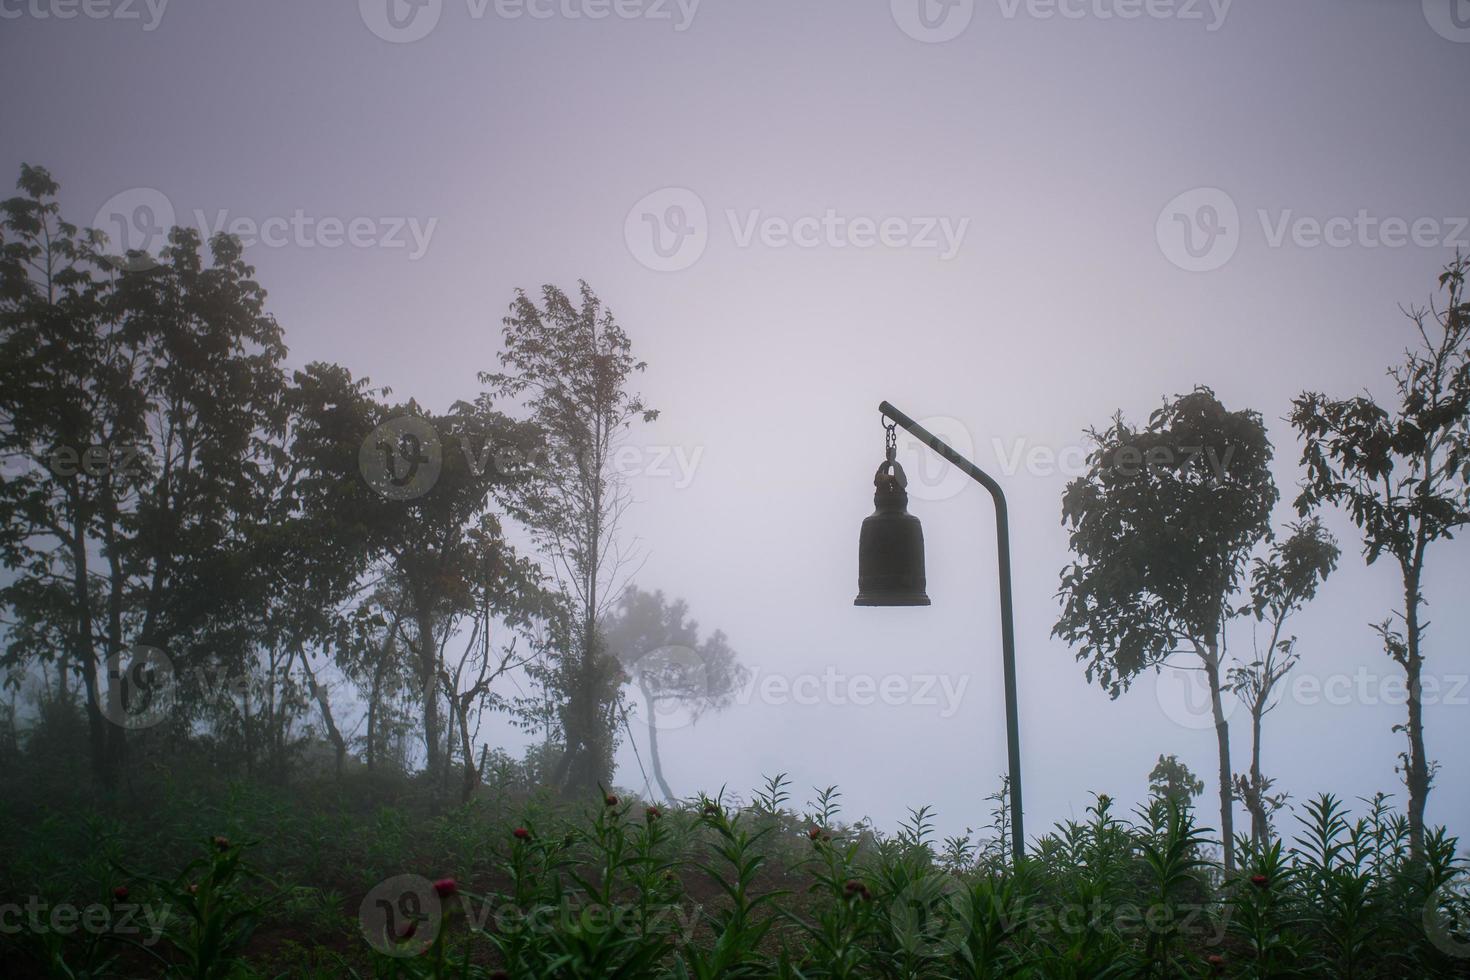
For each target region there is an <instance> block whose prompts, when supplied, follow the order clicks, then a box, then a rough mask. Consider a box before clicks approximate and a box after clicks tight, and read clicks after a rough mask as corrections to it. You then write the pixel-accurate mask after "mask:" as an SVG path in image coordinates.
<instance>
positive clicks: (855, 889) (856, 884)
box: [842, 878, 873, 902]
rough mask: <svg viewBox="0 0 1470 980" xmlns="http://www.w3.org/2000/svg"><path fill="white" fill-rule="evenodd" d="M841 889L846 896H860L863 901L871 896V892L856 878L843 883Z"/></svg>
mask: <svg viewBox="0 0 1470 980" xmlns="http://www.w3.org/2000/svg"><path fill="white" fill-rule="evenodd" d="M842 890H843V891H844V892H846V893H847V897H848V898H861V899H862V900H863V901H865V902H866V901H867V900H868V899H870V898H872V897H873V893H872V892H870V891H868V886H867V885H865V884H863V883H862V882H861V881H858V880H857V879H856V878H854V879H853V880H852V881H849V882H848V883H847V884H845V885H843V886H842Z"/></svg>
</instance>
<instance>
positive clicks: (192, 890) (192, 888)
mask: <svg viewBox="0 0 1470 980" xmlns="http://www.w3.org/2000/svg"><path fill="white" fill-rule="evenodd" d="M189 894H190V895H198V894H199V883H198V882H197V881H191V882H190V883H189Z"/></svg>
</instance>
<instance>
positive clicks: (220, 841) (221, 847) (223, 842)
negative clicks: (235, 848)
mask: <svg viewBox="0 0 1470 980" xmlns="http://www.w3.org/2000/svg"><path fill="white" fill-rule="evenodd" d="M214 847H215V850H217V851H228V850H229V849H230V839H229V838H228V837H223V836H216V837H215V839H214Z"/></svg>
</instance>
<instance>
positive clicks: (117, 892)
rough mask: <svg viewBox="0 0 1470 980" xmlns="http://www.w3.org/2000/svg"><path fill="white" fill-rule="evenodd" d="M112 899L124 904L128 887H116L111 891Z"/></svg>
mask: <svg viewBox="0 0 1470 980" xmlns="http://www.w3.org/2000/svg"><path fill="white" fill-rule="evenodd" d="M112 897H113V898H115V899H117V900H118V901H119V902H126V901H127V900H128V886H127V885H118V886H117V887H116V888H114V889H113V890H112Z"/></svg>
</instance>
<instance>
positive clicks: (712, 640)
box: [603, 586, 750, 802]
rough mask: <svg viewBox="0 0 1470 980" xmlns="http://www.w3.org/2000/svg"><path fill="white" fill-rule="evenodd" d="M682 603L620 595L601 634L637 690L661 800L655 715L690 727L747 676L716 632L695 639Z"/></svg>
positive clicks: (652, 595)
mask: <svg viewBox="0 0 1470 980" xmlns="http://www.w3.org/2000/svg"><path fill="white" fill-rule="evenodd" d="M688 614H689V606H688V604H686V603H685V602H684V600H683V599H675V600H673V601H669V600H667V599H666V598H664V594H663V593H662V592H644V591H642V590H640V589H638V588H636V587H635V586H629V587H628V588H627V589H625V590H624V591H623V595H622V597H621V598H620V599H619V600H618V604H617V606H616V608H614V610H613V612H612V613H611V615H609V616H608V618H607V621H606V622H605V624H604V627H603V631H604V637H605V642H606V643H607V650H608V652H609V653H610V654H612V655H613V656H614V657H616V658H617V659H618V660H619V661H620V662H621V663H622V665H623V670H624V671H625V672H626V673H627V674H628V676H629V677H631V678H632V682H633V683H634V684H636V685H637V686H638V691H639V693H640V694H641V695H642V696H643V704H644V707H645V709H646V710H647V712H648V718H647V723H648V755H649V758H650V760H651V764H652V766H653V778H654V779H655V780H656V781H657V782H658V787H659V790H660V791H661V792H662V793H663V795H664V798H665V799H667V800H668V801H670V802H673V801H674V792H673V790H671V789H670V788H669V783H668V780H667V779H665V778H664V770H663V762H662V759H661V757H660V755H659V746H658V730H659V713H660V711H662V710H664V709H665V708H673V707H675V706H677V708H678V709H681V710H682V711H683V712H684V713H685V714H686V716H687V718H688V721H689V723H690V724H691V725H692V724H694V723H695V722H697V721H698V720H699V718H700V716H701V715H703V714H704V713H705V712H707V711H723V710H724V709H725V708H728V707H729V706H730V703H731V701H732V700H733V699H734V696H735V694H736V692H738V691H739V690H740V688H742V687H744V686H745V683H746V681H747V680H748V679H749V677H750V672H749V671H748V670H746V669H745V666H744V665H743V664H741V663H740V661H739V660H737V659H736V656H735V651H734V650H732V649H730V646H729V644H728V643H727V642H726V639H725V634H724V633H723V632H721V631H719V630H716V631H715V632H714V633H712V634H710V635H709V636H707V637H705V638H704V639H702V640H701V639H700V636H699V624H698V623H696V622H695V621H694V620H692V619H688V618H687V617H688Z"/></svg>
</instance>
